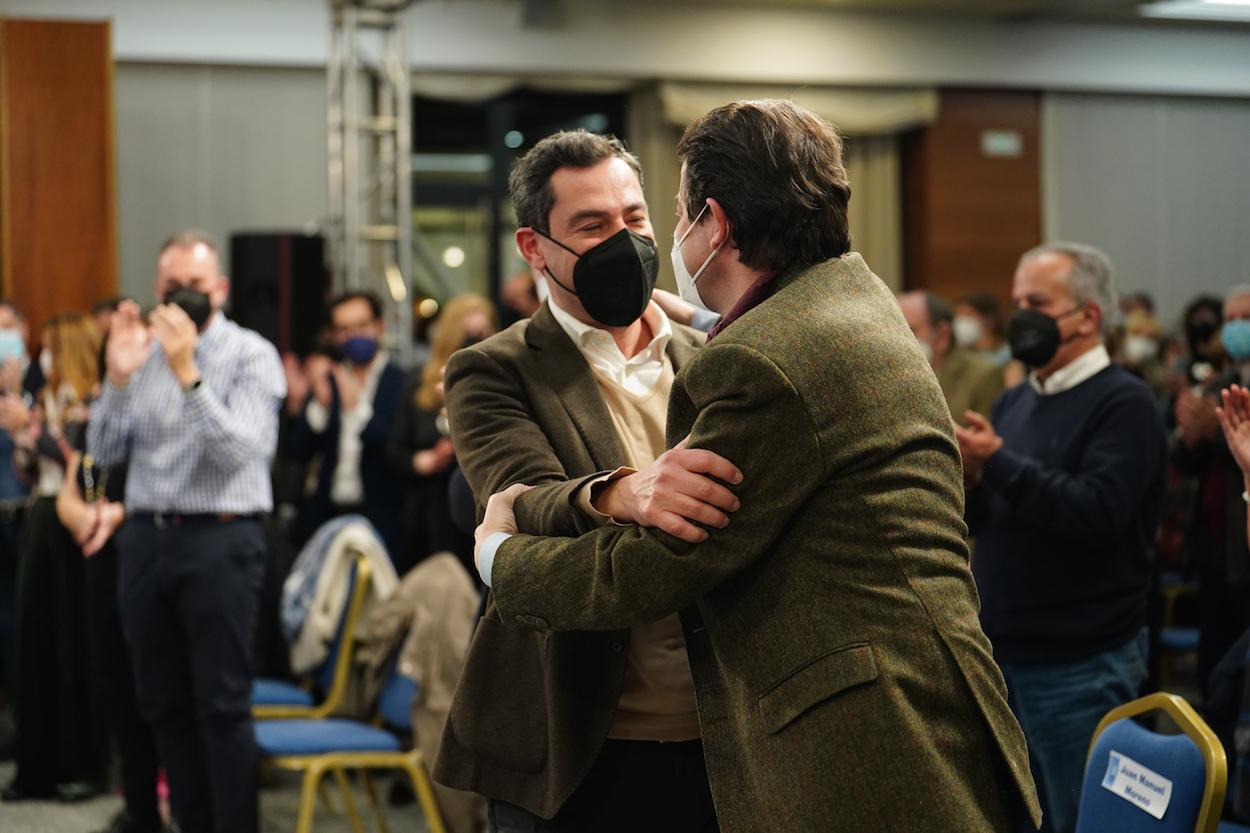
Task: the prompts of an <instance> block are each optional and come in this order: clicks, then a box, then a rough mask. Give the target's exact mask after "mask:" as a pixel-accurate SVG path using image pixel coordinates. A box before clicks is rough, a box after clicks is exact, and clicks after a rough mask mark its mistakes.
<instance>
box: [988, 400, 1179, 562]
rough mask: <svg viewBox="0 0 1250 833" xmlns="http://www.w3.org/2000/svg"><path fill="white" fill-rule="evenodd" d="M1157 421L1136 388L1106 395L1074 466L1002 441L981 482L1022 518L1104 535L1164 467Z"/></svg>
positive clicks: (1129, 517)
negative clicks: (1054, 464) (1047, 461)
mask: <svg viewBox="0 0 1250 833" xmlns="http://www.w3.org/2000/svg"><path fill="white" fill-rule="evenodd" d="M1165 446H1166V443H1165V438H1164V434H1163V425H1162V421H1161V420H1160V418H1159V415H1158V412H1157V410H1156V409H1155V407H1154V403H1153V402H1151V401H1150V399H1149V397H1148V395H1147V394H1146V393H1145V392H1144V391H1143V392H1142V393H1141V394H1140V395H1138V394H1136V393H1129V394H1126V395H1122V396H1119V397H1116V398H1115V399H1113V400H1112V401H1110V402H1109V403H1108V404H1107V406H1106V407H1104V408H1103V409H1101V412H1100V413H1099V414H1097V415H1096V416H1095V417H1093V418H1092V419H1091V421H1090V423H1089V437H1088V439H1087V440H1086V442H1085V445H1084V448H1083V451H1082V454H1081V461H1080V465H1079V466H1078V467H1077V469H1076V471H1075V472H1067V471H1061V470H1059V469H1054V468H1049V467H1047V466H1046V465H1044V464H1043V463H1042V462H1040V461H1038V460H1036V459H1033V458H1031V457H1026V456H1024V455H1022V454H1019V453H1017V452H1015V451H1012V450H1011V449H1010V448H1007V447H1005V446H1004V447H1003V448H1001V449H999V451H998V452H997V453H996V454H994V456H993V457H991V458H990V459H989V460H987V461H986V463H985V468H984V469H983V471H982V475H981V487H980V488H981V489H991V490H993V491H994V492H995V493H997V494H998V495H999V496H1000V497H1002V498H1003V499H1005V500H1006V501H1007V504H1008V505H1009V506H1010V507H1011V510H1012V512H1013V513H1014V514H1015V515H1016V516H1017V517H1019V518H1020V520H1021V522H1022V523H1025V524H1028V525H1031V526H1036V527H1041V528H1044V529H1049V530H1063V531H1064V532H1065V534H1067V535H1070V536H1072V537H1083V538H1094V539H1098V540H1111V539H1114V538H1116V537H1118V536H1119V535H1122V534H1123V533H1124V531H1125V529H1126V528H1127V527H1128V526H1129V524H1130V523H1131V522H1132V521H1133V519H1134V518H1135V517H1137V514H1138V511H1139V509H1140V507H1141V504H1142V499H1143V498H1144V496H1145V495H1146V494H1147V493H1149V491H1150V490H1151V489H1154V488H1156V487H1158V486H1159V481H1160V479H1161V478H1162V477H1163V472H1164V463H1165V461H1164V459H1163V458H1164V455H1165Z"/></svg>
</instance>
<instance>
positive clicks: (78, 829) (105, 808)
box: [0, 762, 426, 833]
mask: <svg viewBox="0 0 1250 833" xmlns="http://www.w3.org/2000/svg"><path fill="white" fill-rule="evenodd" d="M12 778H13V764H12V763H11V762H5V763H0V784H7V783H9V781H10V780H11V779H12ZM376 782H377V783H378V784H379V787H380V788H381V787H384V786H385V785H386V784H387V783H389V782H388V781H387V780H385V779H376ZM327 783H328V784H329V785H330V791H331V795H332V796H333V798H332V800H333V801H334V809H333V810H328V809H326V807H325V805H324V804H323V803H320V802H319V803H318V806H317V813H316V816H314V818H313V829H314V830H315V831H316V833H348V831H350V830H351V829H352V828H351V824H350V823H349V821H348V819H347V816H346V815H344V814H343V804H342V801H340V800H339V793H338V791H337V789H336V788H334V786H333V782H332V781H328V782H327ZM382 791H383V792H385V790H384V789H383V790H382ZM355 801H356V807H357V809H358V811H360V812H361V814H362V817H363V819H364V822H365V824H366V826H367V827H370V828H371V827H372V821H373V819H372V816H371V815H370V814H369V812H368V810H367V809H366V808H367V807H368V803H367V801H366V799H365V798H364V796H363V795H362V794H361V793H360V791H359V790H358V789H357V790H356V792H355ZM298 807H299V777H298V776H296V775H293V774H291V773H274V775H273V776H272V777H271V779H270V783H269V784H268V785H267V786H265V787H264V788H263V789H262V790H261V793H260V815H261V825H260V826H261V831H262V833H293V831H294V830H295V815H296V811H297V809H298ZM120 808H121V799H119V798H118V797H117V796H115V795H107V796H101V797H99V798H95V799H92V800H91V801H84V802H82V803H79V804H59V803H49V802H20V803H17V804H5V803H0V831H2V832H3V833H94V831H97V830H100V829H101V828H103V827H104V826H105V825H107V824H108V822H109V819H111V818H112V817H113V814H114V813H116V812H117V811H118V809H120ZM386 821H387V825H388V826H389V827H390V829H391V830H392V831H394V833H425V831H426V827H425V823H424V820H423V819H422V818H421V810H420V808H419V807H418V806H417V804H416V803H415V802H413V803H412V804H409V805H407V806H403V807H386Z"/></svg>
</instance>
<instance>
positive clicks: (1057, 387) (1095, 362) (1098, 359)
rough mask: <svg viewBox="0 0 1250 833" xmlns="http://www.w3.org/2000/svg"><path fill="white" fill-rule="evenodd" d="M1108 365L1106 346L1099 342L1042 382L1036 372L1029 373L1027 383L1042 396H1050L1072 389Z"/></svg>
mask: <svg viewBox="0 0 1250 833" xmlns="http://www.w3.org/2000/svg"><path fill="white" fill-rule="evenodd" d="M1110 365H1111V356H1110V355H1108V354H1107V348H1106V347H1104V346H1103V345H1101V344H1099V345H1098V346H1097V347H1093V348H1090V349H1089V350H1087V351H1086V352H1084V353H1082V354H1081V355H1080V356H1077V357H1076V358H1075V359H1073V360H1072V362H1070V363H1069V364H1067V365H1065V366H1064V367H1061V368H1059V369H1058V370H1056V371H1055V372H1054V373H1052V374H1050V376H1048V377H1046V381H1044V382H1042V381H1039V380H1038V378H1037V373H1036V372H1034V373H1030V374H1029V384H1030V385H1032V386H1033V390H1035V391H1037V392H1038V393H1039V394H1041V395H1042V396H1051V395H1053V394H1056V393H1063V392H1064V391H1065V390H1072V388H1074V387H1076V386H1077V385H1079V384H1081V382H1084V381H1085V380H1087V379H1089V378H1091V377H1092V376H1093V375H1094V374H1096V373H1098V372H1100V371H1102V370H1103V369H1105V368H1107V367H1109V366H1110Z"/></svg>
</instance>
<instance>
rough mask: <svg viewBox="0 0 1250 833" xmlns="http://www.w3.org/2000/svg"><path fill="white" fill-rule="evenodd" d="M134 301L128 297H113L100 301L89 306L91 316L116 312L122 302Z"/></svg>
mask: <svg viewBox="0 0 1250 833" xmlns="http://www.w3.org/2000/svg"><path fill="white" fill-rule="evenodd" d="M131 300H134V299H133V298H131V297H130V296H129V295H113V296H112V297H109V298H105V299H104V300H102V301H96V302H95V303H94V304H92V305H91V314H92V315H99V314H100V313H102V312H117V308H118V307H119V306H121V303H122V301H131Z"/></svg>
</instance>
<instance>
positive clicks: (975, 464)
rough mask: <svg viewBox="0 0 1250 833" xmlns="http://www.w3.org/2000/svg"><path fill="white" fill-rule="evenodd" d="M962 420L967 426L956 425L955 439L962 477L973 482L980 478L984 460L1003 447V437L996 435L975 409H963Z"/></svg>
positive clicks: (988, 422) (986, 420) (991, 426)
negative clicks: (960, 458)
mask: <svg viewBox="0 0 1250 833" xmlns="http://www.w3.org/2000/svg"><path fill="white" fill-rule="evenodd" d="M964 421H965V422H967V423H968V427H967V428H965V427H963V426H961V425H956V426H955V439H956V440H958V441H959V454H960V456H961V457H962V458H963V466H964V479H965V480H966V481H968V482H969V483H975V482H977V481H978V480H980V479H981V469H982V468H983V467H984V466H985V461H986V460H988V459H990V458H991V457H993V456H994V455H995V454H997V453H998V450H999V449H1000V448H1002V447H1003V438H1002V437H1000V436H998V433H997V432H996V431H995V430H994V426H993V425H991V424H990V421H989V420H988V419H986V418H985V417H984V416H982V415H981V414H978V413H977V412H976V411H964Z"/></svg>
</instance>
